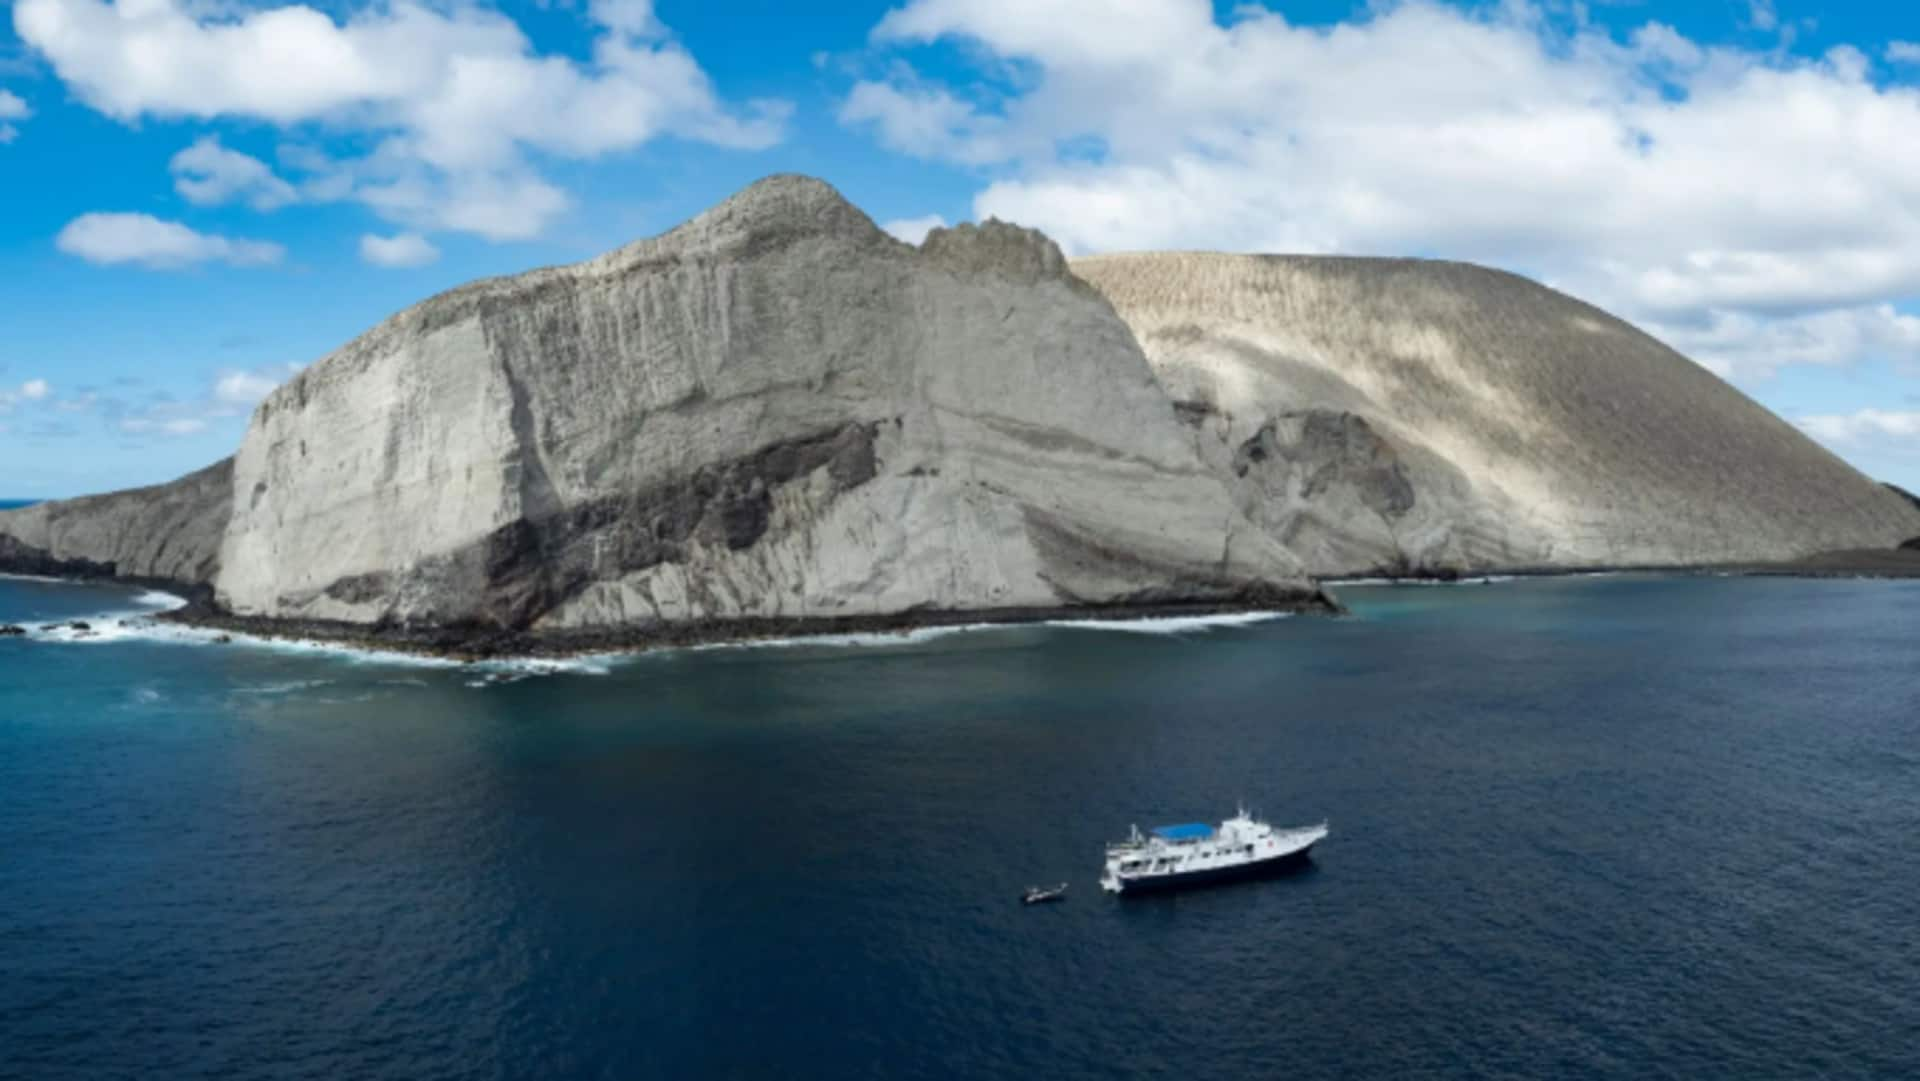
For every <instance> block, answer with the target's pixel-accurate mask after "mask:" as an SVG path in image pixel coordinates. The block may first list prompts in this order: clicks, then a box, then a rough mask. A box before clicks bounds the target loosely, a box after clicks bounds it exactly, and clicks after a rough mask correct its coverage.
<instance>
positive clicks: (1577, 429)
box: [1074, 254, 1920, 574]
mask: <svg viewBox="0 0 1920 1081" xmlns="http://www.w3.org/2000/svg"><path fill="white" fill-rule="evenodd" d="M1074 271H1075V273H1077V274H1079V275H1080V276H1081V277H1082V278H1084V279H1086V280H1087V281H1088V282H1090V283H1092V284H1093V285H1094V286H1095V287H1096V288H1098V289H1099V290H1100V291H1101V292H1102V293H1104V294H1105V295H1106V296H1107V297H1108V299H1110V300H1111V301H1112V302H1113V304H1114V306H1115V308H1116V309H1118V311H1119V312H1120V314H1121V317H1122V318H1124V319H1125V320H1126V321H1127V323H1128V324H1129V325H1130V326H1131V327H1132V328H1133V330H1134V333H1135V335H1136V336H1137V337H1138V338H1139V339H1140V341H1141V343H1142V345H1143V346H1144V347H1145V349H1146V351H1147V355H1148V358H1149V359H1150V360H1151V361H1152V363H1153V365H1154V369H1155V371H1156V373H1157V374H1158V376H1159V378H1160V380H1161V382H1162V383H1163V384H1164V385H1165V386H1166V387H1167V389H1168V392H1169V393H1170V394H1171V395H1172V396H1173V397H1174V398H1175V400H1176V401H1177V402H1178V403H1180V408H1181V411H1182V415H1183V416H1184V417H1185V418H1186V420H1187V422H1188V424H1189V426H1190V428H1191V430H1192V431H1193V433H1194V438H1195V442H1196V445H1197V446H1198V447H1199V449H1200V451H1201V453H1202V455H1203V456H1204V457H1206V458H1207V459H1208V460H1209V461H1210V462H1211V463H1212V464H1213V466H1214V468H1215V469H1217V470H1218V471H1220V473H1221V474H1222V475H1223V476H1225V477H1227V478H1228V479H1229V481H1230V483H1231V484H1232V485H1233V486H1234V488H1235V492H1236V497H1237V499H1238V500H1239V502H1240V505H1241V507H1242V509H1243V510H1245V511H1246V512H1247V513H1248V514H1249V515H1250V516H1252V517H1253V518H1255V519H1256V520H1257V521H1259V522H1260V523H1261V524H1263V525H1264V526H1265V527H1266V528H1267V529H1268V530H1269V531H1270V532H1271V533H1272V534H1273V535H1274V536H1276V537H1277V538H1279V539H1280V540H1281V541H1282V542H1283V543H1285V544H1286V545H1287V546H1288V547H1289V548H1291V549H1292V550H1293V551H1294V552H1295V553H1296V554H1297V555H1299V556H1301V557H1302V559H1303V560H1304V561H1305V562H1306V563H1307V565H1308V567H1309V569H1311V570H1312V571H1314V572H1316V573H1320V574H1349V573H1364V572H1371V571H1378V570H1390V569H1406V568H1413V569H1420V568H1426V569H1442V568H1454V569H1462V570H1469V569H1486V568H1499V567H1540V568H1545V567H1556V566H1558V567H1569V566H1636V565H1640V566H1645V565H1661V566H1665V565H1677V564H1709V563H1731V562H1742V561H1760V560H1783V559H1793V558H1796V557H1801V556H1805V555H1807V554H1809V553H1813V552H1819V551H1825V550H1830V549H1847V548H1891V547H1893V546H1894V545H1896V544H1898V543H1899V542H1900V541H1902V540H1905V539H1906V538H1908V537H1910V536H1912V535H1914V534H1915V532H1916V531H1920V511H1916V509H1915V508H1914V507H1913V506H1911V505H1909V504H1908V503H1907V502H1906V501H1904V500H1902V499H1901V498H1899V497H1898V496H1897V495H1895V494H1894V493H1892V492H1890V491H1888V490H1887V489H1885V488H1883V487H1881V486H1880V485H1877V484H1874V483H1872V482H1871V481H1869V480H1868V479H1867V478H1866V477H1864V476H1862V475H1861V474H1860V473H1859V472H1857V471H1856V470H1854V469H1853V468H1852V467H1850V466H1848V465H1847V464H1846V463H1845V462H1842V461H1841V460H1840V459H1838V458H1837V457H1835V456H1834V455H1832V454H1831V453H1829V452H1827V451H1826V450H1824V449H1823V448H1821V447H1820V446H1818V445H1817V444H1815V443H1814V442H1813V441H1812V440H1810V439H1808V438H1807V437H1806V436H1804V435H1803V434H1801V433H1800V432H1799V431H1798V430H1796V429H1795V428H1794V427H1793V426H1791V425H1789V424H1788V423H1786V422H1785V421H1783V420H1781V419H1780V418H1779V417H1776V416H1774V415H1773V414H1772V413H1770V412H1768V411H1767V410H1765V409H1763V408H1761V407H1760V406H1759V405H1757V404H1755V403H1754V402H1753V401H1751V400H1750V399H1748V398H1746V397H1745V396H1744V395H1742V394H1741V393H1739V392H1738V391H1736V390H1735V389H1733V388H1732V387H1731V386H1728V385H1727V384H1726V383H1725V382H1723V381H1722V380H1720V379H1719V378H1717V377H1715V376H1714V375H1713V374H1712V373H1710V372H1708V371H1706V370H1705V369H1703V368H1701V367H1700V366H1698V365H1696V364H1694V363H1692V362H1691V361H1689V360H1688V359H1686V358H1685V357H1683V356H1681V355H1680V354H1678V353H1676V352H1674V351H1673V350H1671V349H1669V348H1667V347H1666V346H1664V345H1662V344H1661V343H1660V342H1658V341H1656V340H1654V339H1653V338H1652V337H1650V336H1648V335H1646V334H1644V333H1642V332H1640V331H1639V330H1637V329H1635V328H1634V327H1632V326H1630V325H1628V324H1627V323H1624V322H1622V321H1621V320H1619V319H1616V318H1614V317H1612V316H1610V315H1608V314H1607V313H1606V312H1603V311H1601V310H1599V309H1598V308H1595V307H1593V306H1591V305H1588V304H1584V303H1582V302H1580V301H1578V300H1575V299H1573V298H1571V297H1568V296H1565V295H1563V294H1560V293H1557V292H1555V291H1553V290H1551V289H1547V288H1545V287H1543V286H1541V285H1539V284H1537V283H1535V282H1532V281H1528V280H1526V279H1524V278H1521V277H1517V276H1515V275H1512V274H1506V273H1502V272H1499V271H1493V270H1488V269H1484V268H1481V267H1476V266H1469V265H1464V264H1459V263H1444V262H1426V261H1416V260H1388V259H1348V258H1313V257H1275V256H1242V255H1220V254H1143V255H1116V256H1104V257H1096V258H1088V259H1081V260H1076V261H1075V262H1074Z"/></svg>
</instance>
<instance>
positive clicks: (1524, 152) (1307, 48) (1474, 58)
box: [841, 0, 1920, 376]
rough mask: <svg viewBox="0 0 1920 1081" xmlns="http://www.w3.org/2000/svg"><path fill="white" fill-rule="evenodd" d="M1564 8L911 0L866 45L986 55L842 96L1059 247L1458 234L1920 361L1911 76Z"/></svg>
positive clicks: (1633, 312)
mask: <svg viewBox="0 0 1920 1081" xmlns="http://www.w3.org/2000/svg"><path fill="white" fill-rule="evenodd" d="M1576 7H1577V6H1576ZM1564 10H1566V8H1565V6H1563V5H1550V6H1541V5H1536V4H1532V3H1528V2H1526V0H1509V2H1507V3H1504V4H1501V5H1486V6H1484V7H1479V8H1474V9H1463V8H1461V7H1455V6H1451V5H1443V4H1438V3H1433V2H1429V0H1406V2H1400V3H1384V4H1377V5H1370V6H1367V7H1366V8H1365V10H1364V12H1363V13H1362V14H1360V15H1358V16H1356V17H1355V18H1354V19H1353V20H1352V21H1349V22H1345V23H1341V24H1337V25H1334V26H1330V27H1305V26H1296V25H1293V24H1291V23H1289V22H1287V21H1286V20H1285V18H1284V17H1282V16H1281V15H1279V14H1276V13H1273V12H1270V11H1267V10H1264V9H1261V8H1257V7H1254V6H1251V5H1247V6H1241V7H1238V8H1236V9H1234V14H1233V15H1231V16H1229V17H1226V20H1225V21H1220V20H1217V19H1216V17H1215V15H1214V5H1212V4H1210V3H1209V2H1207V0H1139V2H1137V3H1135V4H1133V5H1131V6H1130V7H1129V9H1128V12H1127V16H1126V17H1125V18H1115V17H1113V16H1112V12H1111V7H1110V5H1108V4H1105V3H1103V2H1101V0H911V2H908V3H906V4H905V5H904V6H902V7H900V8H898V9H896V10H894V11H892V12H891V13H889V14H888V15H887V16H886V17H885V18H884V19H882V20H881V22H880V23H879V25H878V26H877V27H876V28H875V30H874V39H875V41H876V42H877V43H879V44H880V45H882V46H890V45H914V46H917V45H922V44H926V43H930V42H941V41H944V42H950V43H957V44H959V45H960V46H962V48H961V50H960V51H959V53H958V55H959V56H961V57H966V58H973V59H974V60H975V61H976V67H977V70H975V71H965V72H962V73H961V74H959V75H957V76H955V77H953V78H952V79H951V80H950V81H948V82H945V83H942V82H938V81H932V80H929V79H927V78H925V77H923V76H921V75H919V74H916V73H914V72H912V71H910V70H907V69H905V68H904V67H903V66H902V65H900V64H899V63H898V62H897V61H896V62H891V64H890V66H889V67H888V68H887V69H886V71H885V74H883V75H882V76H880V77H877V78H871V79H868V80H865V81H862V82H860V83H858V84H856V85H855V86H853V87H852V89H851V90H850V92H849V94H848V97H847V99H846V103H845V104H844V105H843V107H842V110H841V115H842V119H843V120H844V121H845V122H847V123H850V124H855V125H857V126H863V127H867V128H870V129H871V130H872V131H873V133H874V134H875V137H876V138H877V139H878V140H879V141H880V142H882V143H883V144H884V145H887V146H889V147H891V148H893V149H895V150H898V151H900V152H902V153H908V154H914V155H919V156H923V157H934V158H939V159H942V160H946V161H950V162H954V163H958V164H962V165H967V166H972V167H975V168H982V169H984V171H985V174H986V179H985V180H984V181H983V186H982V187H981V189H980V190H979V191H978V192H977V194H976V196H975V199H974V206H973V209H974V212H975V216H976V217H980V218H985V217H988V216H997V217H1000V218H1004V219H1009V220H1013V221H1018V222H1021V223H1023V224H1027V225H1032V226H1036V227H1039V228H1041V229H1044V230H1045V231H1047V232H1048V233H1049V234H1050V235H1052V236H1053V237H1054V238H1055V239H1056V240H1058V241H1060V242H1061V244H1062V245H1063V247H1065V248H1067V249H1068V250H1069V251H1072V252H1091V251H1102V250H1124V249H1139V248H1219V249H1226V250H1240V251H1247V250H1256V251H1295V252H1345V253H1354V254H1385V255H1433V256H1442V257H1448V258H1459V259H1467V260H1473V261H1477V262H1485V263H1491V264H1495V265H1499V266H1504V267H1508V268H1512V269H1516V270H1519V271H1521V272H1523V273H1528V274H1531V275H1533V276H1535V277H1539V278H1542V279H1544V280H1546V281H1547V282H1548V283H1549V284H1553V285H1556V286H1558V287H1561V288H1564V289H1567V290H1568V291H1570V292H1573V293H1575V294H1576V295H1579V296H1582V297H1584V298H1586V299H1589V300H1592V301H1594V302H1596V303H1599V304H1601V305H1603V306H1606V307H1609V308H1611V309H1613V310H1615V311H1617V312H1619V313H1620V314H1622V315H1625V316H1627V317H1629V318H1633V319H1635V320H1637V321H1641V322H1643V323H1648V324H1655V325H1658V326H1660V327H1663V328H1668V327H1682V328H1692V329H1693V330H1694V332H1695V333H1696V334H1704V333H1711V334H1716V335H1718V337H1717V339H1716V341H1717V342H1718V346H1719V351H1718V352H1717V353H1715V354H1714V355H1712V356H1711V357H1709V358H1707V359H1708V360H1709V361H1710V362H1711V363H1713V364H1714V365H1716V366H1717V367H1718V368H1719V369H1720V370H1722V371H1728V372H1733V373H1735V374H1737V375H1741V376H1758V375H1764V374H1765V373H1766V372H1767V371H1769V370H1771V369H1772V368H1774V367H1777V366H1778V365H1779V364H1780V363H1783V362H1795V361H1793V360H1791V359H1783V354H1781V353H1778V352H1772V351H1771V350H1775V349H1780V348H1785V346H1786V345H1787V344H1791V342H1792V340H1793V339H1796V338H1797V337H1798V336H1799V335H1801V334H1803V333H1813V332H1816V331H1819V330H1821V329H1822V325H1821V324H1820V323H1819V322H1818V320H1815V319H1814V317H1817V316H1823V315H1824V316H1827V317H1828V318H1829V319H1830V320H1831V321H1832V322H1833V323H1835V324H1836V325H1840V326H1844V327H1848V328H1853V329H1854V330H1857V331H1859V333H1858V336H1857V338H1856V339H1855V341H1854V344H1855V345H1857V346H1858V348H1859V349H1874V348H1881V349H1887V350H1906V353H1905V354H1904V355H1905V356H1906V357H1908V358H1914V359H1920V345H1916V344H1915V343H1914V342H1913V341H1912V340H1911V339H1910V338H1908V337H1907V336H1906V334H1905V332H1904V331H1902V332H1900V333H1892V332H1882V331H1875V330H1873V329H1872V327H1873V326H1874V325H1879V326H1881V327H1882V330H1884V329H1885V328H1886V327H1888V326H1905V324H1902V323H1899V321H1898V320H1897V319H1895V320H1891V321H1890V320H1889V319H1888V318H1887V312H1886V310H1885V306H1886V305H1888V304H1894V303H1899V302H1902V301H1904V300H1905V299H1907V298H1911V297H1915V296H1920V88H1914V87H1908V86H1901V85H1886V84H1877V83H1875V82H1874V81H1873V80H1872V78H1871V71H1870V68H1871V65H1870V64H1868V62H1867V61H1866V58H1865V57H1864V55H1863V54H1861V53H1860V52H1859V51H1858V50H1854V49H1848V48H1840V49H1835V50H1833V51H1831V52H1829V53H1828V54H1827V55H1826V56H1824V57H1821V58H1816V59H1806V58H1796V57H1794V56H1792V55H1790V54H1787V53H1785V52H1782V51H1769V52H1766V53H1759V52H1753V51H1743V50H1739V49H1734V48H1726V47H1708V46H1703V45H1700V44H1698V43H1696V42H1693V41H1691V40H1689V39H1687V38H1686V37H1684V36H1683V35H1681V34H1680V33H1678V32H1677V31H1675V30H1673V29H1671V28H1669V27H1666V26H1663V25H1660V24H1657V23H1649V24H1647V25H1645V26H1643V27H1642V28H1640V29H1639V30H1637V31H1634V32H1633V33H1631V34H1629V35H1627V36H1625V37H1619V36H1615V35H1611V34H1610V33H1609V32H1607V31H1605V30H1603V29H1600V28H1598V27H1595V26H1593V25H1591V24H1588V23H1585V22H1582V21H1579V17H1578V16H1574V17H1573V18H1572V19H1567V18H1563V17H1561V16H1559V15H1555V14H1553V12H1558V11H1564ZM1862 313H1864V314H1862ZM1819 352H1820V350H1818V349H1817V348H1811V347H1803V348H1802V350H1801V354H1800V355H1802V356H1813V355H1816V354H1819ZM1859 355H1861V354H1859V353H1849V354H1847V355H1845V356H1839V357H1837V358H1835V359H1837V360H1853V359H1857V357H1858V356H1859Z"/></svg>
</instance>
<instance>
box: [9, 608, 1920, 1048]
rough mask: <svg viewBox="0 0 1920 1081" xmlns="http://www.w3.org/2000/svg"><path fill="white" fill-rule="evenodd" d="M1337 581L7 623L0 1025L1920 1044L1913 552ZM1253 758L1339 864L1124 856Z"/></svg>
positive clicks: (1311, 1043) (19, 615)
mask: <svg viewBox="0 0 1920 1081" xmlns="http://www.w3.org/2000/svg"><path fill="white" fill-rule="evenodd" d="M1346 595H1347V597H1348V599H1349V600H1350V601H1351V602H1352V603H1353V606H1354V608H1355V613H1356V614H1355V616H1354V617H1353V618H1350V619H1343V620H1326V619H1297V620H1286V621H1278V622H1273V623H1267V624H1262V625H1258V626H1252V627H1241V628H1230V629H1216V630H1212V631H1207V632H1195V633H1188V634H1182V635H1149V634H1137V633H1118V632H1102V631H1095V630H1076V629H1065V628H1031V629H1017V630H1002V631H993V632H983V633H976V634H966V635H960V636H955V637H948V638H943V639H939V640H936V641H932V642H925V643H921V644H915V645H899V646H891V647H884V648H876V647H867V648H851V647H841V648H830V647H818V646H808V647H800V648H762V649H751V650H718V651H709V652H700V653H682V654H674V655H660V656H653V657H647V658H641V659H635V660H630V661H626V662H623V663H620V664H617V665H614V666H612V668H611V671H610V673H609V674H605V675H586V674H561V675H549V676H543V677H537V678H527V679H523V680H520V681H518V682H511V683H502V682H498V681H495V682H491V683H489V682H486V681H485V679H484V678H483V676H484V674H483V673H476V672H472V671H462V670H456V669H436V668H425V667H418V666H404V665H395V664H387V663H368V662H353V661H349V660H344V659H338V658H330V657H327V656H323V655H314V654H306V655H302V654H297V653H288V652H270V651H265V650H258V649H252V648H245V647H233V646H229V647H216V646H190V645H179V644H165V643H156V642H147V641H140V640H123V641H117V642H108V643H91V644H58V643H50V642H43V641H26V642H22V641H17V640H0V1073H8V1072H11V1073H12V1074H14V1075H16V1076H21V1077H32V1078H69V1077H72V1078H81V1077H86V1078H92V1077H130V1076H153V1077H168V1078H188V1077H245V1078H257V1077H259V1078H272V1077H301V1078H344V1077H404V1078H522V1077H566V1078H572V1077H583V1078H638V1077H669V1078H686V1077H727V1078H736V1077H737V1078H755V1077H779V1078H784V1077H801V1076H819V1077H875V1078H879V1077H889V1078H891V1077H1003V1076H1014V1075H1022V1076H1044V1077H1047V1078H1050V1079H1057V1078H1107V1077H1114V1076H1123V1075H1124V1076H1136V1077H1156V1078H1179V1079H1195V1078H1257V1077H1276V1076H1283V1075H1285V1076H1292V1077H1327V1078H1332V1077H1361V1076H1374V1077H1382V1076H1386V1077H1513V1078H1537V1077H1553V1076H1587V1077H1609V1078H1644V1077H1662V1076H1663V1077H1683V1078H1741V1079H1752V1078H1808V1077H1874V1078H1898V1077H1914V1076H1920V1044H1917V1042H1916V1041H1917V1040H1920V1036H1917V1035H1916V1034H1920V948H1917V947H1916V945H1915V942H1914V935H1915V928H1916V927H1920V863H1916V858H1915V857H1916V855H1917V854H1920V842H1917V841H1916V838H1920V674H1917V666H1916V661H1917V660H1920V585H1916V584H1903V583H1857V582H1796V581H1757V580H1716V579H1693V580H1661V579H1580V580H1559V581H1537V582H1521V583H1511V584H1501V585H1493V586H1481V587H1457V588H1431V589H1400V590H1386V589H1374V590H1361V589H1354V590H1349V591H1348V592H1347V594H1346ZM126 606H127V601H126V599H125V595H124V594H120V593H114V592H111V591H101V590H87V589H79V588H74V587H60V586H53V585H47V584H37V583H28V582H18V581H9V582H0V621H6V620H20V619H41V620H48V619H56V618H65V617H69V616H72V615H77V614H82V613H89V612H98V611H101V610H103V609H108V608H114V607H126ZM496 675H497V674H496ZM474 684H480V685H477V686H476V685H474ZM1238 797H1244V798H1245V799H1246V800H1247V801H1248V802H1249V803H1251V804H1255V805H1257V806H1258V807H1259V809H1261V810H1263V811H1265V812H1267V814H1268V815H1269V816H1270V817H1272V818H1274V819H1276V820H1281V821H1287V822H1294V821H1307V820H1318V819H1320V818H1321V817H1323V816H1324V817H1328V818H1330V819H1331V820H1332V824H1333V830H1334V833H1333V836H1332V837H1331V838H1330V840H1329V841H1328V842H1327V844H1326V845H1325V847H1324V849H1323V850H1322V851H1321V852H1320V854H1319V856H1318V859H1317V863H1316V865H1315V867H1314V868H1313V869H1311V870H1309V871H1307V872H1305V873H1302V874H1299V875H1296V876H1292V877H1288V878H1284V879H1280V880H1276V881H1271V882H1266V883H1256V884H1248V885H1242V886H1233V887H1225V888H1220V889H1215V890H1211V891H1207V892H1197V893H1190V894H1184V895H1178V896H1174V897H1168V898H1163V899H1145V900H1128V901H1126V902H1124V903H1122V902H1120V901H1117V900H1113V899H1110V898H1107V897H1105V896H1102V895H1101V894H1100V893H1099V892H1098V889H1097V887H1096V884H1095V877H1096V873H1097V870H1098V865H1099V859H1100V847H1101V843H1102V842H1103V841H1104V840H1106V839H1108V838H1110V837H1114V836H1116V835H1119V834H1121V833H1122V832H1124V830H1125V829H1126V827H1127V825H1128V824H1129V823H1131V822H1139V823H1141V824H1143V825H1145V824H1150V823H1154V822H1158V821H1177V820H1186V819H1193V818H1203V817H1218V816H1219V815H1221V814H1223V813H1225V812H1227V811H1230V810H1231V809H1232V804H1233V802H1234V800H1235V799H1236V798H1238ZM1060 878H1067V879H1070V880H1071V881H1072V883H1073V891H1072V894H1071V897H1070V899H1069V900H1068V901H1067V902H1066V903H1065V904H1062V905H1056V906H1048V907H1041V908H1034V909H1026V908H1022V907H1021V906H1020V905H1018V904H1017V903H1016V900H1015V897H1016V894H1017V893H1018V891H1019V890H1020V889H1021V888H1022V887H1024V886H1026V885H1027V884H1028V883H1030V882H1050V881H1054V880H1057V879H1060Z"/></svg>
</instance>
